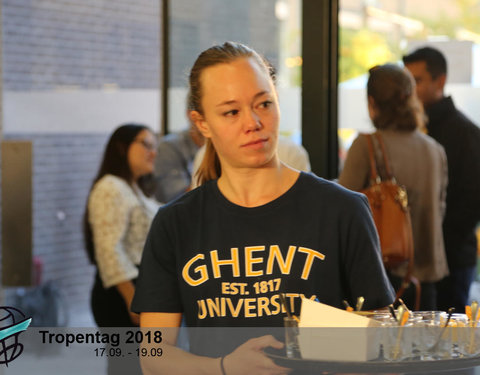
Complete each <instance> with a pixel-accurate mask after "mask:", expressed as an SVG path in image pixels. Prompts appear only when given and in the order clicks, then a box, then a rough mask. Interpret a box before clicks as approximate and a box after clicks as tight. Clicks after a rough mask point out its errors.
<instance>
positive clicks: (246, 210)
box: [211, 171, 305, 215]
mask: <svg viewBox="0 0 480 375" xmlns="http://www.w3.org/2000/svg"><path fill="white" fill-rule="evenodd" d="M304 177H305V172H303V171H301V172H300V174H299V175H298V177H297V179H296V180H295V182H294V183H293V185H292V186H290V188H289V189H288V190H287V191H286V192H285V193H283V194H282V195H280V196H279V197H277V198H275V199H274V200H272V201H270V202H268V203H265V204H262V205H260V206H255V207H245V206H240V205H238V204H235V203H233V202H231V201H230V200H228V199H227V198H226V197H225V196H224V195H223V194H222V192H221V191H220V189H219V188H218V180H212V181H211V185H212V191H213V194H214V196H215V197H216V198H217V202H218V203H219V204H220V206H222V207H224V208H226V209H228V210H230V211H233V212H235V213H237V214H248V215H251V214H258V213H261V212H266V211H270V210H273V209H276V208H278V207H280V206H282V205H284V204H285V203H288V202H289V197H290V196H291V195H293V194H295V192H296V191H297V190H298V189H299V186H300V185H301V183H302V181H303V179H304Z"/></svg>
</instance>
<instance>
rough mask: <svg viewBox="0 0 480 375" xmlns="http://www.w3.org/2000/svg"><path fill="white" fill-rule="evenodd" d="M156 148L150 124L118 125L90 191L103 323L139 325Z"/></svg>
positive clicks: (88, 232)
mask: <svg viewBox="0 0 480 375" xmlns="http://www.w3.org/2000/svg"><path fill="white" fill-rule="evenodd" d="M155 150H156V141H155V136H154V134H153V132H152V131H151V130H150V129H149V128H148V127H146V126H144V125H138V124H125V125H122V126H120V127H118V128H117V129H116V130H115V131H114V132H113V134H112V135H111V137H110V139H109V141H108V143H107V146H106V149H105V153H104V156H103V160H102V163H101V166H100V170H99V172H98V174H97V176H96V178H95V180H94V183H93V186H92V189H91V191H90V195H89V198H88V204H87V209H86V212H85V218H84V231H85V242H86V247H87V252H88V255H89V258H90V260H91V262H92V263H93V264H95V266H96V267H97V273H96V276H95V283H94V286H93V290H92V296H91V306H92V312H93V316H94V318H95V322H96V323H97V325H98V326H99V327H133V326H138V322H139V318H138V315H137V314H134V313H132V312H130V304H131V302H132V298H133V294H134V291H135V280H136V278H137V275H138V268H137V267H138V265H139V263H140V259H141V254H142V251H143V245H144V243H145V238H146V236H147V232H148V229H149V228H150V223H151V220H152V218H153V216H154V214H155V212H156V210H157V209H158V203H156V201H154V200H153V199H150V198H148V197H147V196H148V195H150V194H149V190H150V189H149V188H150V187H151V186H150V185H149V182H150V181H151V179H150V177H151V174H152V172H153V163H154V158H155V154H156V151H155Z"/></svg>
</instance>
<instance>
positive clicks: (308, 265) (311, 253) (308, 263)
mask: <svg viewBox="0 0 480 375" xmlns="http://www.w3.org/2000/svg"><path fill="white" fill-rule="evenodd" d="M298 251H299V252H301V253H306V254H307V259H306V260H305V266H304V267H303V272H302V279H304V280H307V279H308V277H309V276H310V271H311V269H312V264H313V260H314V259H315V258H319V259H320V260H324V259H325V255H324V254H322V253H319V252H318V251H315V250H312V249H309V248H307V247H299V248H298Z"/></svg>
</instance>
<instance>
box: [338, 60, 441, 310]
mask: <svg viewBox="0 0 480 375" xmlns="http://www.w3.org/2000/svg"><path fill="white" fill-rule="evenodd" d="M367 95H368V112H369V115H370V119H371V120H372V123H373V125H374V126H375V128H376V129H377V130H376V133H375V134H379V135H380V137H381V139H382V140H383V143H384V145H385V150H386V155H385V156H386V158H387V161H388V163H389V164H390V169H391V170H392V173H393V175H394V176H395V178H396V180H397V183H399V184H400V185H403V186H405V188H406V189H407V195H408V203H409V207H410V214H411V219H412V229H413V238H414V251H415V259H414V264H413V276H415V277H416V278H417V279H419V281H420V282H421V287H422V292H421V301H420V309H421V310H435V309H436V293H435V282H436V281H438V280H440V279H442V278H443V277H444V276H445V275H447V274H448V267H447V262H446V256H445V250H444V245H443V240H442V218H443V215H444V212H445V197H446V186H447V160H446V156H445V152H444V150H443V148H442V146H441V145H440V144H438V143H437V142H436V141H435V140H434V139H433V138H431V137H429V136H427V135H426V134H424V133H423V132H422V131H421V130H422V129H423V128H424V125H425V116H424V112H423V108H422V105H421V103H420V102H419V100H418V98H417V96H416V93H415V82H414V80H413V77H412V76H411V74H410V73H409V72H408V71H406V70H404V69H402V68H401V67H399V66H396V65H393V64H386V65H382V66H377V67H374V68H372V69H370V77H369V79H368V84H367ZM373 143H374V149H375V161H376V164H377V166H378V170H379V174H380V177H381V178H382V180H383V179H386V177H387V176H386V171H385V163H384V161H383V157H382V156H381V154H379V150H380V145H379V144H378V141H377V138H376V137H373ZM369 177H370V163H369V153H368V146H367V140H366V137H365V136H364V135H359V136H358V137H357V139H355V141H354V142H353V144H352V146H351V147H350V150H349V151H348V155H347V159H346V161H345V165H344V168H343V170H342V173H341V174H340V177H339V180H338V181H339V183H340V184H341V185H343V186H345V187H347V188H349V189H352V190H356V191H360V190H362V189H364V188H366V187H368V186H369V183H370V181H369ZM405 273H406V266H402V267H399V268H398V269H394V270H392V271H391V274H390V275H389V276H390V281H391V282H392V285H393V286H394V287H395V289H398V288H399V287H400V282H401V280H402V278H403V276H405ZM414 297H415V296H414V288H413V285H411V286H410V288H409V289H407V291H406V293H405V295H404V297H402V299H403V300H404V301H405V302H406V303H407V305H409V307H413V304H414V303H413V301H414Z"/></svg>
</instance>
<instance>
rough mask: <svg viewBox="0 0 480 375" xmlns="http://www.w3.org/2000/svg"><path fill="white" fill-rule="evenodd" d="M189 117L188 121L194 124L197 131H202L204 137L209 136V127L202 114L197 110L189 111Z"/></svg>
mask: <svg viewBox="0 0 480 375" xmlns="http://www.w3.org/2000/svg"><path fill="white" fill-rule="evenodd" d="M189 117H190V121H191V122H192V123H193V124H195V126H196V127H197V129H198V131H199V132H200V133H202V135H203V136H204V137H205V138H210V128H209V126H208V123H207V121H206V120H205V118H204V117H203V115H202V114H201V113H200V112H198V111H190V114H189Z"/></svg>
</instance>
